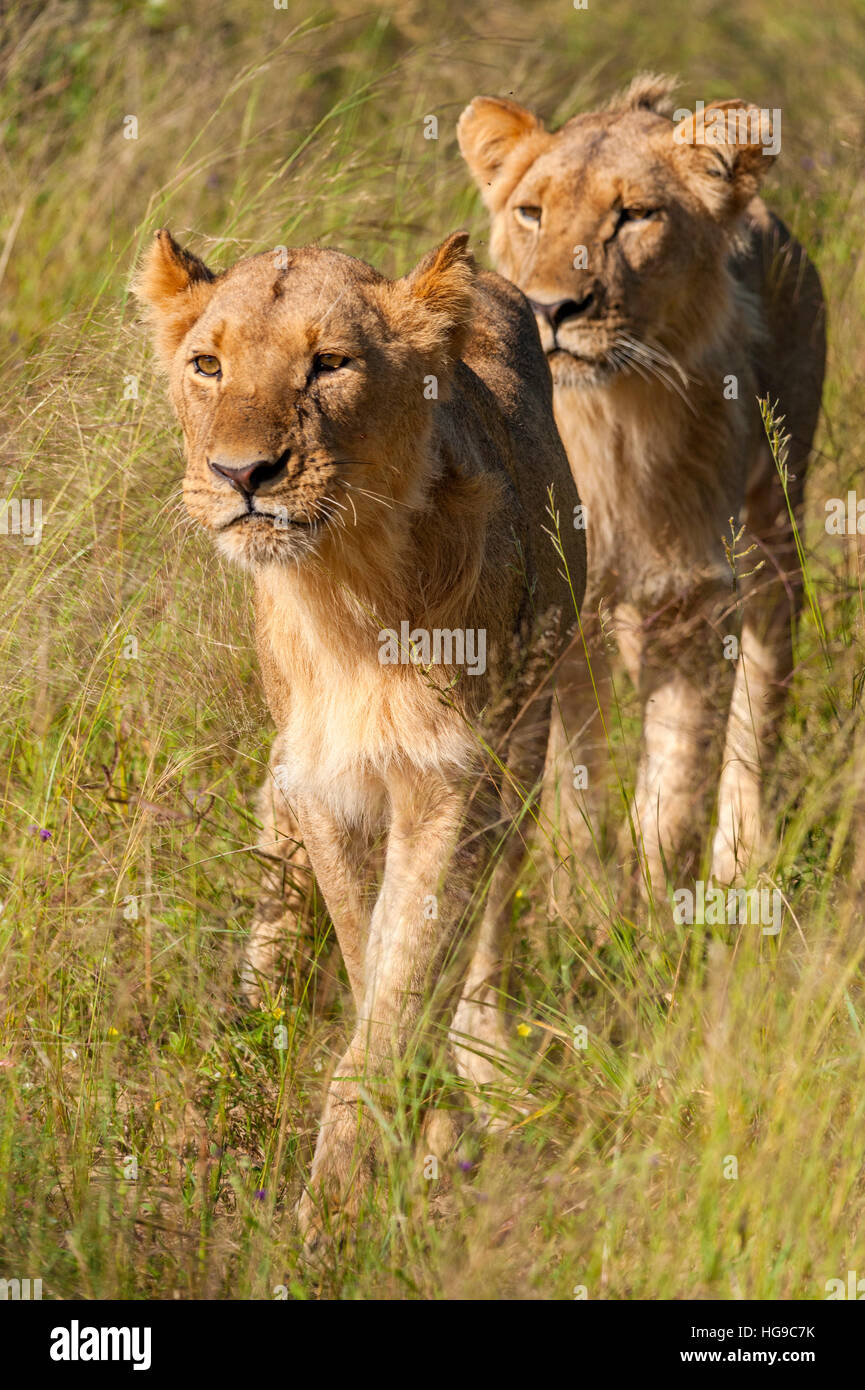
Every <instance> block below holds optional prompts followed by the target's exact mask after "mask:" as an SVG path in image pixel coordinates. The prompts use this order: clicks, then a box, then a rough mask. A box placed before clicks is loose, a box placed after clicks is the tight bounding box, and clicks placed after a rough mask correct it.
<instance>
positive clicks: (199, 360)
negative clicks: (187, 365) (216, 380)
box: [192, 352, 222, 376]
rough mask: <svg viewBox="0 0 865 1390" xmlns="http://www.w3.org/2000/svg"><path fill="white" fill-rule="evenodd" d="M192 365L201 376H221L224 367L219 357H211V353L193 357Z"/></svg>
mask: <svg viewBox="0 0 865 1390" xmlns="http://www.w3.org/2000/svg"><path fill="white" fill-rule="evenodd" d="M192 365H193V367H194V368H195V370H196V371H197V372H198V375H199V376H221V374H222V367H221V366H220V364H219V358H218V357H211V356H210V354H209V353H206V352H203V353H200V354H199V356H198V357H193V359H192Z"/></svg>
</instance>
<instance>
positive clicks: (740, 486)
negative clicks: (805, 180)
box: [457, 74, 825, 892]
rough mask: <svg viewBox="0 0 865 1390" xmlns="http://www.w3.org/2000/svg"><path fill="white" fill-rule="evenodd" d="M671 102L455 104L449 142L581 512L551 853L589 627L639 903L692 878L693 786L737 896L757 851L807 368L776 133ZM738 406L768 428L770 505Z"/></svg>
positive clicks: (783, 684) (572, 810)
mask: <svg viewBox="0 0 865 1390" xmlns="http://www.w3.org/2000/svg"><path fill="white" fill-rule="evenodd" d="M674 86H675V83H674V82H673V80H672V79H670V78H665V77H657V76H654V75H651V74H643V75H641V76H640V77H638V78H636V79H635V80H634V82H633V83H632V84H631V86H630V87H629V88H628V90H627V91H626V92H625V93H624V95H623V96H622V97H620V98H619V99H616V100H614V101H613V102H612V104H611V105H610V106H609V107H608V108H607V109H606V110H601V111H594V112H591V113H589V114H586V115H579V116H575V117H573V119H571V120H569V121H568V122H567V123H566V124H565V125H563V126H562V127H561V129H559V130H557V131H548V130H547V129H546V128H545V126H544V124H543V122H542V121H541V120H540V118H539V117H538V116H536V115H534V114H533V113H532V112H530V111H528V110H525V109H524V108H523V107H521V106H519V105H517V104H516V103H515V102H513V101H510V100H502V99H499V98H493V97H476V98H475V99H474V100H473V101H472V102H471V104H470V105H469V106H468V107H467V108H466V110H465V111H464V112H463V113H462V116H461V117H460V120H459V124H458V132H457V133H458V140H459V145H460V149H461V151H462V154H463V156H464V158H465V160H466V163H467V164H468V167H469V170H470V171H471V173H472V175H473V176H474V179H475V181H476V183H477V184H478V187H479V188H480V190H481V193H482V195H483V200H484V202H485V204H486V206H487V209H488V210H489V213H490V217H491V235H490V250H491V255H492V260H493V263H494V265H495V266H496V269H497V270H499V271H500V272H501V273H502V274H503V275H506V276H507V277H508V278H509V279H510V280H512V281H513V282H514V283H515V284H516V285H518V286H519V287H520V289H522V290H523V292H524V293H525V294H526V296H527V297H528V299H529V301H530V303H531V304H532V307H533V309H534V312H535V316H536V319H537V323H538V328H539V331H540V334H541V340H542V343H543V345H544V349H545V351H546V354H547V360H548V361H549V364H550V369H551V371H552V376H553V382H554V404H555V414H556V420H557V422H558V425H559V429H560V432H561V436H562V439H563V442H564V444H565V448H566V450H567V453H568V457H569V459H570V462H571V467H572V469H573V473H574V478H575V480H576V482H577V486H578V489H579V492H580V495H581V497H582V500H583V504H584V507H585V517H584V519H585V522H586V526H587V537H588V552H589V578H588V589H587V594H586V603H585V611H584V618H583V622H584V628H585V635H586V643H587V648H588V653H589V657H590V661H589V663H588V666H587V665H586V663H585V662H581V661H580V660H579V653H577V654H576V657H575V660H574V664H573V669H572V670H571V673H570V679H569V681H567V682H565V681H562V680H560V682H559V692H560V693H559V702H558V703H559V708H558V717H557V721H556V723H557V730H558V732H557V745H558V747H557V753H556V755H555V756H556V759H557V765H556V768H555V769H554V773H553V775H554V776H555V778H556V779H557V783H558V785H560V786H562V787H564V788H567V785H568V780H569V778H570V777H571V773H572V772H573V768H574V765H575V764H576V765H577V766H579V767H580V768H581V769H582V777H583V781H584V783H585V782H587V785H588V790H587V792H586V801H585V803H584V804H582V805H581V804H578V801H577V799H576V798H572V799H571V803H570V805H568V804H567V802H566V800H565V799H564V795H563V804H562V806H561V808H560V820H561V823H562V826H563V827H564V829H563V836H564V838H565V839H566V841H568V842H569V843H570V844H571V845H572V846H575V847H576V848H575V851H574V861H573V863H574V866H575V867H578V866H579V861H580V860H581V859H584V858H585V857H586V856H587V855H588V854H591V853H592V852H597V849H596V848H595V850H594V851H593V844H594V845H595V847H596V846H597V840H596V839H595V836H596V829H595V825H594V822H595V820H596V819H597V820H600V821H601V822H602V819H603V807H602V794H603V788H604V786H605V783H606V782H607V781H608V773H607V769H608V766H609V764H608V762H607V758H608V756H609V754H608V747H607V745H608V737H609V708H610V705H611V702H612V699H613V694H614V692H613V686H612V677H611V670H610V662H609V659H608V651H607V646H608V644H607V641H606V638H607V635H608V634H609V636H610V638H611V639H612V638H615V639H617V641H618V645H619V648H620V651H621V654H622V657H623V660H624V664H625V666H626V669H627V670H628V672H629V674H630V676H631V677H632V679H633V682H634V685H635V687H636V689H637V691H638V694H639V698H640V701H641V713H642V725H643V737H642V752H641V755H640V759H639V763H638V767H637V772H636V777H635V782H636V788H635V793H634V798H633V803H632V813H633V819H634V821H635V822H636V825H635V827H634V829H635V831H636V833H635V840H636V842H637V844H638V846H640V845H641V847H642V857H641V861H640V863H639V868H640V870H641V873H642V881H643V888H644V892H645V891H646V890H647V889H648V885H649V881H651V882H652V883H654V884H655V885H656V887H657V888H660V889H661V890H662V891H663V888H664V883H665V876H667V877H673V878H674V877H675V875H676V873H677V872H682V873H683V872H686V871H687V870H688V867H689V865H690V866H691V867H693V866H694V864H695V863H696V861H697V856H698V855H699V853H700V844H701V839H702V833H703V830H704V827H705V825H706V823H707V820H708V813H709V810H710V808H711V799H712V798H713V797H714V795H715V793H717V820H716V828H715V833H714V837H713V840H712V846H711V873H712V876H713V877H714V878H715V879H717V880H719V881H722V882H732V881H734V880H736V879H741V878H742V877H743V875H745V874H746V873H747V872H748V870H749V867H752V866H753V865H754V864H755V863H756V861H757V858H758V855H759V854H760V853H762V852H763V850H764V849H765V827H764V821H763V814H762V810H761V800H762V797H761V781H762V773H763V771H764V769H765V768H766V767H767V766H768V765H769V764H770V762H771V759H772V757H773V754H774V750H775V747H776V744H777V739H778V732H779V722H780V718H781V715H782V712H783V709H784V702H785V696H786V692H787V689H788V687H789V684H790V681H791V677H792V672H793V646H792V643H793V634H794V628H795V623H796V618H797V615H798V613H799V610H800V607H801V603H802V593H803V581H802V573H801V567H800V562H799V557H798V554H797V540H796V532H797V530H798V528H799V526H800V523H801V517H802V504H803V492H804V484H805V470H806V466H807V462H808V456H809V451H810V448H811V443H812V438H813V435H814V430H815V427H816V423H817V418H818V414H819V409H820V401H821V391H822V381H823V370H824V359H825V325H824V304H823V296H822V292H821V286H820V280H819V277H818V275H817V272H816V270H815V268H814V266H813V264H812V263H811V261H810V259H809V258H808V255H807V254H806V252H805V250H804V249H803V247H802V246H801V245H800V244H799V243H798V242H797V240H796V238H795V237H794V236H792V234H791V233H790V232H789V230H788V229H787V228H786V227H785V226H784V224H783V223H782V222H781V221H780V220H779V218H777V217H776V216H775V215H774V214H773V213H771V212H770V211H769V210H768V208H767V207H766V205H765V204H764V203H763V202H762V200H761V199H760V198H759V196H758V195H757V189H758V186H759V184H760V181H761V179H762V177H763V175H764V174H765V172H766V170H767V169H768V167H769V165H770V164H771V162H772V159H773V158H774V155H775V153H776V152H777V148H776V147H777V145H778V144H779V141H780V126H778V129H777V131H776V132H775V133H774V134H772V129H771V122H767V121H766V118H767V117H769V115H770V113H768V112H767V113H763V114H762V115H761V114H760V113H759V112H758V111H757V110H756V109H755V108H753V107H750V106H748V105H746V103H744V102H742V101H738V100H737V101H725V102H717V103H713V104H712V105H710V106H707V107H705V109H704V110H702V111H700V110H698V112H697V114H696V115H693V116H692V115H690V114H688V113H683V112H681V111H680V112H678V113H676V114H677V117H678V119H677V120H676V121H674V120H672V119H671V118H670V115H669V112H670V110H671V106H672V102H671V92H672V90H673V88H674ZM767 126H768V127H769V129H767V128H766V127H767ZM770 134H771V135H772V139H771V141H770V139H769V138H768V136H769V135H770ZM758 396H759V397H764V398H768V400H769V402H770V403H772V404H773V405H774V404H775V403H778V404H777V409H776V419H777V416H778V414H780V415H781V416H783V417H784V426H783V428H784V430H785V431H786V432H787V434H788V435H789V454H788V456H787V461H786V468H787V476H786V495H785V484H784V483H783V482H782V480H781V476H780V474H779V470H778V468H776V465H775V461H774V458H773V454H772V452H771V450H770V448H769V446H768V444H767V439H766V432H765V430H764V428H763V422H762V419H761V413H760V410H759V408H758V404H757V400H756V398H757V397H758ZM742 528H744V529H742ZM742 614H743V616H741V615H742ZM740 618H741V628H740ZM725 737H726V742H725V741H724V740H725ZM587 821H588V822H589V824H590V825H592V827H593V828H592V831H591V837H590V836H589V833H588V832H587V830H586V823H587ZM590 838H591V839H592V842H593V844H590V843H589V839H590Z"/></svg>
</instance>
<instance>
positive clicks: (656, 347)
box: [458, 75, 775, 388]
mask: <svg viewBox="0 0 865 1390" xmlns="http://www.w3.org/2000/svg"><path fill="white" fill-rule="evenodd" d="M673 85H674V84H673V82H672V80H671V79H668V78H658V77H652V76H650V75H643V76H641V77H639V78H637V79H635V81H634V82H633V83H632V84H631V86H630V88H629V89H628V91H627V92H626V93H625V94H624V96H622V97H621V98H620V99H619V100H617V101H615V102H613V103H612V104H611V106H610V107H609V108H608V109H606V110H603V111H597V112H593V113H590V114H587V115H581V116H575V117H574V118H573V119H572V120H570V121H568V122H567V123H566V124H565V125H564V126H562V128H561V129H560V130H558V131H556V132H550V131H548V130H546V129H545V127H544V125H543V123H542V121H541V120H540V119H539V118H538V117H537V116H535V115H533V114H532V113H531V112H530V111H526V110H524V109H523V108H522V107H521V106H518V105H516V103H515V102H512V101H505V100H500V99H498V98H492V97H476V98H475V100H474V101H473V102H472V103H471V105H470V106H468V107H467V108H466V110H465V111H464V112H463V114H462V116H461V117H460V121H459V126H458V136H459V143H460V149H461V150H462V153H463V156H464V158H465V160H466V162H467V164H468V166H469V169H470V170H471V172H472V174H473V175H474V178H475V180H476V182H477V184H478V186H479V187H480V189H481V192H482V194H483V197H484V201H485V203H486V205H487V207H488V209H489V211H490V214H491V218H492V232H491V239H490V246H491V251H492V255H493V259H494V261H495V265H496V269H497V270H499V271H500V272H501V273H502V274H503V275H506V276H507V277H508V278H509V279H510V280H512V281H513V282H514V283H515V284H516V285H518V286H519V287H520V289H521V290H523V292H524V293H525V295H526V296H527V298H528V299H529V300H530V301H531V303H532V306H533V308H534V311H535V316H536V319H537V322H538V327H539V330H540V334H541V341H542V343H543V346H544V349H545V351H546V353H547V356H548V360H549V363H550V368H551V370H552V373H553V380H554V382H555V384H556V386H557V387H558V388H563V387H564V388H567V387H571V386H591V385H599V384H603V383H605V382H606V381H609V380H610V379H612V378H613V377H614V376H615V375H616V374H617V373H621V372H636V373H638V374H643V375H652V374H654V375H661V374H662V373H664V372H668V371H669V370H670V369H671V368H673V367H674V364H675V363H678V362H680V361H681V360H682V359H683V358H693V356H694V355H695V353H697V354H698V353H699V346H700V341H701V339H703V340H704V341H709V340H710V339H711V336H712V335H713V333H714V332H716V331H717V329H718V327H719V324H718V318H719V316H723V314H724V313H725V312H729V310H728V304H729V280H728V279H727V269H726V264H727V259H728V253H729V251H730V247H731V245H732V244H733V242H734V240H735V236H736V232H737V224H738V223H739V221H740V218H741V214H742V212H743V210H744V209H745V207H746V206H747V204H748V202H749V201H750V200H751V198H752V197H753V196H754V195H755V193H756V191H757V187H758V184H759V182H760V179H761V177H762V175H763V173H764V172H765V170H766V169H767V167H768V166H769V164H770V163H771V162H772V157H773V154H774V146H773V147H772V148H770V147H769V141H768V139H767V132H766V129H765V126H766V121H765V113H764V119H763V120H762V124H761V119H760V112H758V111H757V110H756V108H753V107H749V106H747V105H746V104H745V103H744V102H741V101H731V102H721V103H715V104H713V105H710V106H707V107H706V108H705V110H703V111H702V112H698V114H697V115H694V116H691V115H689V116H686V117H685V118H684V119H682V120H680V121H679V122H678V124H675V125H674V123H673V121H672V120H671V119H670V118H669V116H668V115H667V114H666V113H667V110H668V109H669V107H670V106H671V104H672V103H671V101H670V93H671V90H672V88H673ZM774 138H775V137H774V135H773V140H774ZM662 379H663V377H662Z"/></svg>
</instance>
